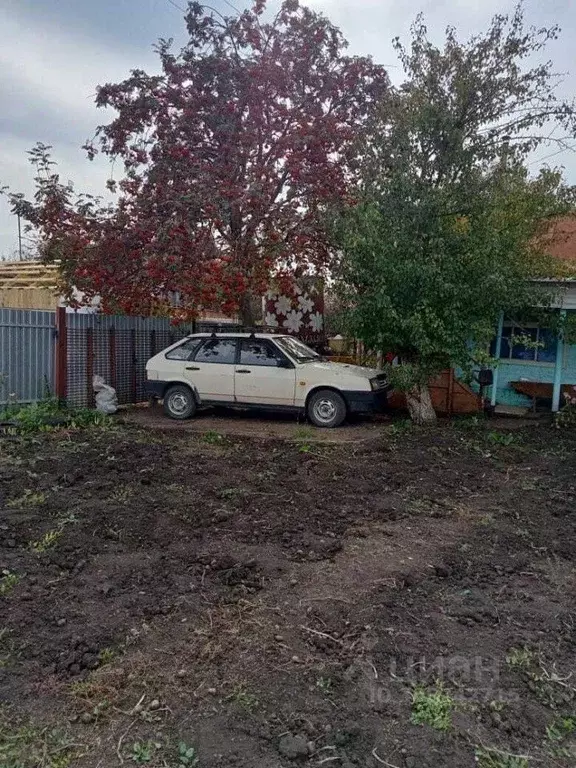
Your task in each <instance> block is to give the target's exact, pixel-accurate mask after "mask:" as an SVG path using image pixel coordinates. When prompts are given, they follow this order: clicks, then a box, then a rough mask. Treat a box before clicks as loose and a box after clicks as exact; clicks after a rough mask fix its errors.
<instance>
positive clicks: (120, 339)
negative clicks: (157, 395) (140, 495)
mask: <svg viewBox="0 0 576 768" xmlns="http://www.w3.org/2000/svg"><path fill="white" fill-rule="evenodd" d="M239 327H240V326H237V325H233V324H226V325H225V326H220V325H219V324H217V323H209V322H199V323H196V324H191V325H180V326H171V325H170V322H169V320H168V319H166V318H145V317H124V316H113V315H88V314H86V315H84V314H75V313H71V312H68V313H67V312H65V311H64V310H57V311H56V312H41V311H37V310H17V309H0V404H5V403H8V402H20V403H29V402H35V401H38V400H42V399H43V398H45V397H47V396H50V395H52V396H57V397H59V398H61V399H65V400H66V402H67V403H68V404H69V405H73V406H90V405H93V403H94V393H93V391H92V377H93V375H95V374H98V375H100V376H103V377H104V379H105V381H106V383H108V384H111V385H112V386H113V387H114V388H115V389H116V391H117V393H118V400H119V402H120V403H137V402H141V401H143V400H145V397H146V396H145V391H144V382H145V376H146V372H145V366H146V361H147V360H148V359H149V358H150V357H152V355H154V354H156V352H159V351H160V350H162V349H164V347H167V346H169V345H170V344H172V343H173V342H175V341H177V340H178V339H180V338H182V337H184V336H187V335H188V334H190V333H193V332H195V331H197V332H211V331H218V330H222V329H224V328H225V329H226V330H235V329H238V328H239Z"/></svg>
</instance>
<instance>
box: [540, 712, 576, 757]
mask: <svg viewBox="0 0 576 768" xmlns="http://www.w3.org/2000/svg"><path fill="white" fill-rule="evenodd" d="M574 735H576V717H557V718H556V719H555V720H553V721H552V722H551V723H550V725H547V726H546V742H547V744H546V751H547V752H548V753H549V754H550V755H551V756H552V757H568V758H574V757H576V743H575V742H574V741H573V737H574ZM567 741H571V742H572V744H567V743H566V742H567Z"/></svg>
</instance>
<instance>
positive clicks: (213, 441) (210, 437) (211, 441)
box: [200, 429, 226, 445]
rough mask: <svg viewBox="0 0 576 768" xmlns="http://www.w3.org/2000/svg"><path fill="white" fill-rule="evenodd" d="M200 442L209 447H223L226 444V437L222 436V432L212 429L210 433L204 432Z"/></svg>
mask: <svg viewBox="0 0 576 768" xmlns="http://www.w3.org/2000/svg"><path fill="white" fill-rule="evenodd" d="M200 440H202V442H203V443H206V444H207V445H222V444H223V443H224V442H226V438H225V437H224V435H221V434H220V432H215V431H214V430H212V429H210V430H208V432H204V434H203V435H202V436H201V437H200Z"/></svg>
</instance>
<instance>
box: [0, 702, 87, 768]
mask: <svg viewBox="0 0 576 768" xmlns="http://www.w3.org/2000/svg"><path fill="white" fill-rule="evenodd" d="M81 752H82V745H80V744H78V742H77V741H76V740H74V739H73V738H72V737H71V735H70V734H69V733H68V732H67V731H65V730H64V729H62V728H41V727H38V726H36V725H35V724H34V723H28V722H27V723H23V722H16V721H14V720H12V719H11V718H10V716H9V712H8V711H7V710H2V709H0V766H1V768H39V766H42V768H69V766H72V765H74V764H75V762H74V761H75V758H76V757H77V756H78V755H79V754H80V753H81Z"/></svg>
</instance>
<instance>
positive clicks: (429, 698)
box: [410, 683, 454, 731]
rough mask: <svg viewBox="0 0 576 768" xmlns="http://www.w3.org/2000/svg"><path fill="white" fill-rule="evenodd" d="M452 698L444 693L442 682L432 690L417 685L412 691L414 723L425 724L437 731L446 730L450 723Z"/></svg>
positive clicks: (412, 717) (452, 706)
mask: <svg viewBox="0 0 576 768" xmlns="http://www.w3.org/2000/svg"><path fill="white" fill-rule="evenodd" d="M453 709H454V700H453V699H452V697H451V696H450V695H449V694H447V693H446V691H445V690H444V688H443V687H442V684H441V683H439V684H437V686H436V688H434V689H433V690H430V689H427V688H424V687H423V686H417V687H416V688H415V689H414V690H413V691H412V715H411V717H410V720H411V722H412V723H414V725H421V724H424V723H425V724H427V725H430V726H431V727H432V728H435V729H436V730H437V731H447V730H448V729H449V728H450V726H451V725H452V710H453Z"/></svg>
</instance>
